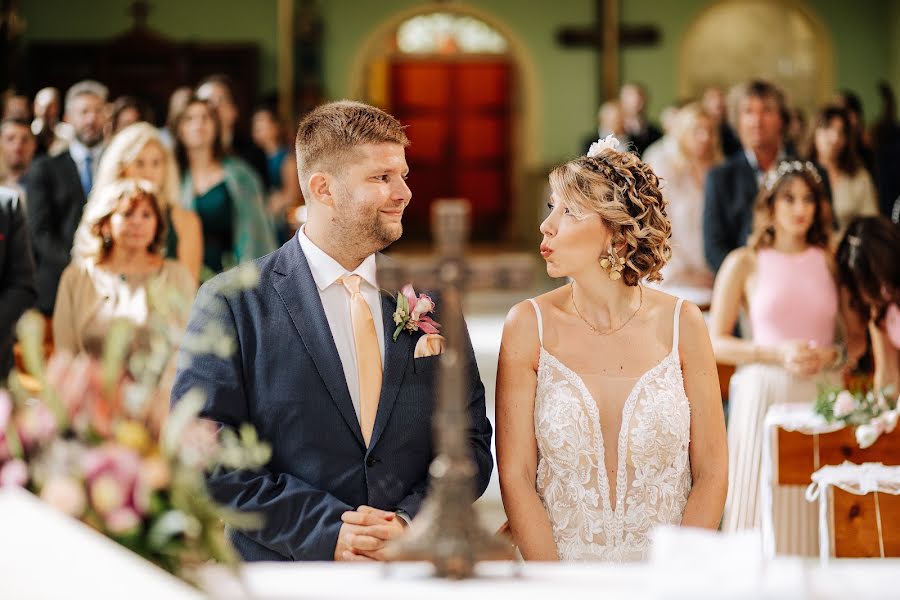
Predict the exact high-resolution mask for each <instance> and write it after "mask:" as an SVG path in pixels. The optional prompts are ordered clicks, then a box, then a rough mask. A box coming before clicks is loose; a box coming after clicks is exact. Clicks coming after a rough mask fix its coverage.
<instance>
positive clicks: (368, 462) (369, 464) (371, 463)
mask: <svg viewBox="0 0 900 600" xmlns="http://www.w3.org/2000/svg"><path fill="white" fill-rule="evenodd" d="M377 462H378V459H377V458H375V457H374V456H370V457H369V458H367V459H366V466H367V467H369V468H372V467H374V466H375V463H377Z"/></svg>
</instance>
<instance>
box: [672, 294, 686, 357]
mask: <svg viewBox="0 0 900 600" xmlns="http://www.w3.org/2000/svg"><path fill="white" fill-rule="evenodd" d="M682 302H684V298H679V299H678V302H676V303H675V322H674V325H673V328H672V352H673V353H675V352H677V351H678V324H679V323H680V322H681V304H682Z"/></svg>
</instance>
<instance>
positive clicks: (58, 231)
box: [25, 81, 107, 316]
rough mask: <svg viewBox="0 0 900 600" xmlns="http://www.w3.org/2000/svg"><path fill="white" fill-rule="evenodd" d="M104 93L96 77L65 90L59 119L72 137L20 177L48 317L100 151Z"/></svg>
mask: <svg viewBox="0 0 900 600" xmlns="http://www.w3.org/2000/svg"><path fill="white" fill-rule="evenodd" d="M106 96H107V90H106V87H105V86H103V85H101V84H100V83H97V82H96V81H81V82H79V83H76V84H75V85H73V86H72V87H71V88H69V91H68V93H66V104H65V115H64V118H65V121H66V122H67V123H68V124H69V125H71V127H72V129H73V131H74V139H73V140H72V142H71V143H70V144H69V148H68V150H67V151H65V152H63V153H61V154H58V155H56V156H48V157H44V158H42V159H40V160H38V161H36V162H35V163H34V165H32V167H31V171H30V172H29V173H28V176H27V177H26V181H25V189H26V193H27V198H28V202H27V210H28V229H29V231H30V233H31V241H32V246H33V248H34V258H35V265H36V268H37V277H36V279H37V289H38V302H37V307H38V309H40V310H41V312H43V313H44V314H45V315H48V316H49V315H50V314H51V313H52V312H53V304H54V303H55V302H56V288H57V286H58V285H59V278H60V276H61V275H62V272H63V269H65V268H66V265H68V264H69V253H70V252H71V251H72V241H73V239H74V237H75V229H76V228H77V227H78V223H79V221H80V220H81V212H82V209H83V208H84V204H85V202H86V201H87V197H88V195H89V194H90V192H91V188H92V186H93V180H94V174H95V172H96V169H97V163H99V162H100V155H101V154H102V152H103V125H104V119H105V117H104V104H105V103H106Z"/></svg>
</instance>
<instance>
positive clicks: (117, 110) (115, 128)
mask: <svg viewBox="0 0 900 600" xmlns="http://www.w3.org/2000/svg"><path fill="white" fill-rule="evenodd" d="M147 120H148V114H147V108H146V107H145V106H144V104H143V103H142V102H141V101H140V100H138V99H137V98H135V97H134V96H119V97H118V98H116V101H115V102H113V106H112V116H111V117H110V125H111V131H112V134H113V135H115V134H117V133H119V132H120V131H122V130H123V129H125V128H126V127H128V126H129V125H132V124H134V123H139V122H140V121H147Z"/></svg>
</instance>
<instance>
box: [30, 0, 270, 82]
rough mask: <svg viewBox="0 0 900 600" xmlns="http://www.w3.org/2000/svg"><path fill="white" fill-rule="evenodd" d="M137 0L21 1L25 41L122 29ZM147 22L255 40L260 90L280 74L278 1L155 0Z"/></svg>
mask: <svg viewBox="0 0 900 600" xmlns="http://www.w3.org/2000/svg"><path fill="white" fill-rule="evenodd" d="M131 4H132V0H22V1H21V11H22V16H23V17H24V19H25V22H26V27H27V28H26V30H25V34H24V35H25V41H26V43H27V42H28V41H30V40H91V39H103V38H110V37H114V36H116V35H119V34H121V33H123V32H124V31H126V30H128V29H129V28H130V27H131V24H132V22H133V20H132V18H131V16H130V12H129V9H130V7H131ZM150 4H151V10H150V16H149V17H148V19H147V21H148V25H149V27H150V28H151V29H153V30H154V31H157V32H159V33H161V34H163V35H165V36H167V37H170V38H174V39H176V40H182V41H188V40H195V41H198V42H199V41H210V40H218V41H228V42H255V43H256V44H257V45H258V46H259V53H260V62H261V64H260V78H259V82H258V84H259V90H260V91H261V92H263V93H265V92H267V91H270V90H274V89H275V86H276V79H277V48H278V46H277V44H278V41H277V38H276V31H277V28H276V23H277V14H276V3H275V0H150Z"/></svg>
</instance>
